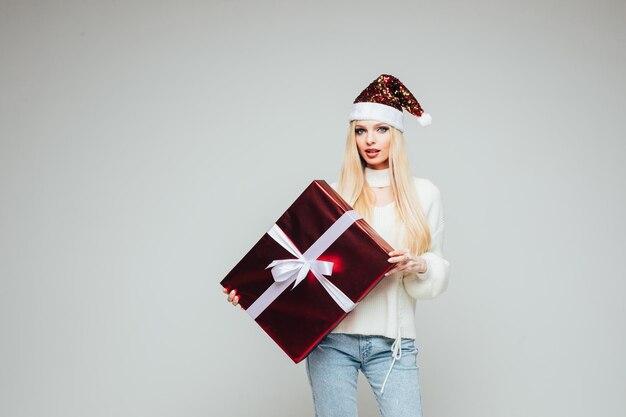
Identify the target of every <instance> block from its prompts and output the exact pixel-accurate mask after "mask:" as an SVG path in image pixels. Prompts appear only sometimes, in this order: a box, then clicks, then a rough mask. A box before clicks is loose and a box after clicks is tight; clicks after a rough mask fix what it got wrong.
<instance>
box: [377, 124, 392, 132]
mask: <svg viewBox="0 0 626 417" xmlns="http://www.w3.org/2000/svg"><path fill="white" fill-rule="evenodd" d="M388 130H389V128H388V127H387V126H381V127H379V128H378V131H380V132H381V133H385V132H386V131H388Z"/></svg>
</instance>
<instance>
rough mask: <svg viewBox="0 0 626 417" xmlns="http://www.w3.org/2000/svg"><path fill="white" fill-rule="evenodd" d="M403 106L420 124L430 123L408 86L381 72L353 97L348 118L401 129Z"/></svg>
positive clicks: (430, 119) (428, 116)
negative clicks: (376, 122)
mask: <svg viewBox="0 0 626 417" xmlns="http://www.w3.org/2000/svg"><path fill="white" fill-rule="evenodd" d="M402 108H405V109H406V111H408V112H409V113H411V114H413V115H415V116H417V120H418V121H419V124H420V125H422V126H428V125H429V124H431V122H432V118H431V117H430V114H428V113H425V112H424V110H422V107H421V106H420V104H419V103H418V102H417V100H416V99H415V96H413V94H411V92H410V91H409V89H408V88H406V87H405V86H404V84H402V82H401V81H400V80H399V79H397V78H396V77H394V76H393V75H389V74H382V75H380V76H379V77H378V78H376V79H375V80H374V81H372V83H371V84H370V85H368V86H367V88H366V89H365V90H363V91H362V92H361V94H359V96H358V97H357V98H356V99H355V100H354V103H353V104H352V111H351V112H350V121H352V120H377V121H380V122H384V123H388V124H390V125H391V126H393V127H395V128H396V129H398V130H400V131H403V130H404V126H403V123H402V120H403V113H402Z"/></svg>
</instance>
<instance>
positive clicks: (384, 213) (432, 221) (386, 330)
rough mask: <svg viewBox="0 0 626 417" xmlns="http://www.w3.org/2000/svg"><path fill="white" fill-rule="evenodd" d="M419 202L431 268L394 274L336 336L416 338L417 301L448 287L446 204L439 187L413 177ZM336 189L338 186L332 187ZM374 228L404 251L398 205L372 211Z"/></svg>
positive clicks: (373, 293)
mask: <svg viewBox="0 0 626 417" xmlns="http://www.w3.org/2000/svg"><path fill="white" fill-rule="evenodd" d="M414 180H415V187H416V189H417V195H418V199H419V201H420V204H421V206H422V209H423V210H424V214H425V216H426V218H427V219H428V225H429V227H430V233H431V245H430V247H429V248H428V251H427V252H424V253H422V254H421V255H420V256H421V257H423V258H424V259H425V260H426V263H427V265H428V269H427V270H426V272H425V273H423V274H413V273H405V274H403V273H394V274H391V275H389V276H388V277H385V278H383V279H382V280H381V281H380V282H379V283H378V285H376V287H374V289H373V290H372V291H371V292H370V293H369V294H368V295H367V296H365V298H363V299H362V300H361V302H360V303H359V304H358V305H357V307H356V308H355V309H354V310H352V311H351V312H350V313H348V315H347V316H346V317H345V318H344V319H343V320H342V321H341V322H340V323H339V324H338V325H337V326H336V327H335V328H334V329H333V330H332V332H333V333H352V334H364V335H382V336H387V337H390V338H392V339H399V338H400V337H406V338H411V339H415V336H416V333H415V300H416V299H429V298H434V297H436V296H437V295H439V294H441V293H442V292H443V291H445V289H446V288H447V286H448V277H449V273H450V264H449V262H448V261H447V260H446V259H445V258H444V254H443V226H444V222H443V205H442V199H441V193H440V192H439V189H438V188H437V186H435V185H434V184H433V183H432V182H431V181H430V180H427V179H425V178H414ZM331 186H332V187H333V188H335V189H336V188H337V183H333V184H332V185H331ZM372 214H373V216H372V217H373V219H372V222H371V226H372V227H373V228H374V230H376V232H378V234H380V235H381V236H382V237H383V239H385V240H386V241H387V242H388V243H389V244H390V245H391V246H392V247H393V248H394V249H402V248H403V247H402V246H400V242H402V241H403V239H402V238H403V236H404V232H405V230H404V228H402V229H401V230H400V232H399V233H395V232H394V223H395V220H396V210H395V203H393V202H392V203H390V204H387V205H385V206H382V207H374V208H373V213H372Z"/></svg>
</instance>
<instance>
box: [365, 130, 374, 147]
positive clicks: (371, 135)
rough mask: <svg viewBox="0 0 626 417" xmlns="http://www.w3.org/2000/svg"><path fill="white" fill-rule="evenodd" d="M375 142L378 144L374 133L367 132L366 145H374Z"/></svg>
mask: <svg viewBox="0 0 626 417" xmlns="http://www.w3.org/2000/svg"><path fill="white" fill-rule="evenodd" d="M374 142H376V138H375V137H374V132H369V131H368V132H367V138H366V139H365V143H367V144H368V145H371V144H373V143H374Z"/></svg>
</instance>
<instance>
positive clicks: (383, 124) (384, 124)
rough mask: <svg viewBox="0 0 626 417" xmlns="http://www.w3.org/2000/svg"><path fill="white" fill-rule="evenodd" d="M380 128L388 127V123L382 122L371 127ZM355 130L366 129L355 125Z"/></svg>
mask: <svg viewBox="0 0 626 417" xmlns="http://www.w3.org/2000/svg"><path fill="white" fill-rule="evenodd" d="M380 126H386V127H389V123H384V122H380V123H376V124H375V125H374V126H372V127H380ZM354 128H355V129H358V128H361V129H367V127H366V126H363V125H360V124H356V125H355V126H354Z"/></svg>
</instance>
